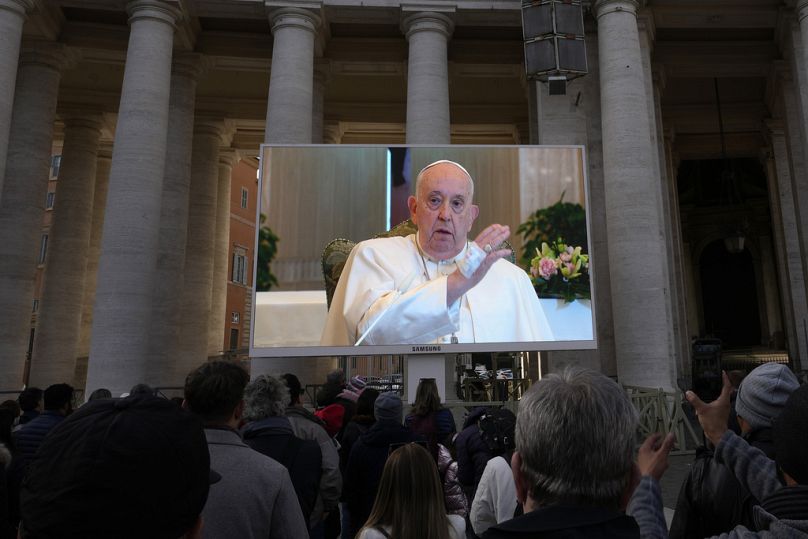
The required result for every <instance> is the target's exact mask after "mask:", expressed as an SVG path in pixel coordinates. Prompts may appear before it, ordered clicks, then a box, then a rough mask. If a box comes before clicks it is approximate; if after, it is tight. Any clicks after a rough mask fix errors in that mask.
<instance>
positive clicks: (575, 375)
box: [516, 367, 639, 507]
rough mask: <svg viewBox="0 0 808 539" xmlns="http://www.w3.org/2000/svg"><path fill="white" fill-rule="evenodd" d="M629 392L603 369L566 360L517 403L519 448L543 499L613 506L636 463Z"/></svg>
mask: <svg viewBox="0 0 808 539" xmlns="http://www.w3.org/2000/svg"><path fill="white" fill-rule="evenodd" d="M638 417H639V416H638V414H637V410H636V409H635V408H634V406H633V405H632V404H631V400H630V399H629V397H628V395H627V394H626V392H625V391H624V390H623V389H622V388H621V387H620V386H619V385H617V383H616V382H614V381H613V380H610V379H609V378H607V377H606V376H604V375H603V374H600V373H599V372H595V371H592V370H588V369H582V368H579V367H567V368H566V369H564V371H563V372H561V373H560V374H550V375H548V376H546V377H544V378H542V379H541V380H540V381H539V382H537V383H536V384H534V385H533V387H531V388H530V390H528V392H527V393H526V394H525V396H524V397H522V400H521V402H520V403H519V416H518V417H517V419H516V450H517V451H518V452H519V454H520V456H521V458H522V466H521V470H520V471H521V473H522V475H523V477H524V478H525V479H526V480H527V481H528V482H529V484H530V485H532V487H531V491H530V493H531V496H532V497H533V499H535V500H536V501H538V502H541V503H542V504H552V503H563V504H573V505H585V506H601V507H602V506H607V507H608V506H613V505H615V504H616V503H617V502H618V500H619V498H620V495H621V494H622V492H623V490H624V489H625V487H626V485H627V482H628V479H629V476H630V472H631V470H632V467H633V462H634V441H635V433H636V429H637V425H638V422H639V419H638Z"/></svg>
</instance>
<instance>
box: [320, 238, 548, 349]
mask: <svg viewBox="0 0 808 539" xmlns="http://www.w3.org/2000/svg"><path fill="white" fill-rule="evenodd" d="M467 248H468V247H466V248H464V249H463V251H461V252H460V254H458V255H457V256H456V257H455V259H460V258H461V257H463V256H465V254H466V253H465V251H466V249H467ZM455 259H451V260H445V261H437V260H431V259H430V258H429V257H428V256H427V255H426V253H423V254H422V252H421V251H420V250H419V249H418V246H417V245H416V237H415V235H410V236H407V237H392V238H378V239H372V240H368V241H363V242H361V243H359V244H357V245H356V247H354V248H353V250H352V251H351V254H350V255H349V256H348V260H347V261H346V263H345V267H344V268H343V270H342V275H341V277H340V280H339V283H338V284H337V288H336V290H335V291H334V297H333V299H332V301H331V308H330V310H329V312H328V318H327V320H326V325H325V330H324V331H323V337H322V340H321V342H320V344H322V345H323V346H353V345H354V343H355V342H356V341H357V340H358V339H359V337H360V336H361V335H363V334H364V333H365V331H367V329H368V328H369V327H371V325H373V323H374V321H376V319H377V318H379V317H380V316H381V315H382V313H384V316H383V317H382V318H381V319H380V320H379V321H378V323H376V325H375V326H374V327H373V330H372V331H371V332H370V333H369V334H368V335H367V337H365V339H364V341H362V344H432V343H451V342H461V343H470V342H477V343H480V342H516V341H549V340H553V334H552V331H551V330H550V325H549V324H548V323H547V318H546V317H545V315H544V311H543V310H542V308H541V304H540V303H539V300H538V298H537V297H536V292H535V291H534V290H533V285H532V284H531V282H530V279H529V278H528V276H527V273H525V272H524V271H523V270H522V269H520V268H518V267H517V266H515V265H513V264H511V263H510V262H508V261H507V260H498V261H497V262H495V263H494V265H493V266H492V267H491V269H489V270H488V273H486V275H485V277H483V279H482V280H481V281H480V282H479V283H478V284H477V285H476V286H475V287H474V288H472V289H471V290H469V291H468V292H467V293H466V294H465V295H464V296H463V297H462V298H461V299H459V300H457V301H455V302H454V304H452V305H446V283H447V275H449V274H451V273H452V272H454V271H455V269H457V265H456V264H455V262H454V260H455ZM408 281H410V284H409V286H408V288H407V290H400V289H401V288H402V287H404V286H406V284H407V282H408ZM399 292H400V294H399ZM388 309H389V312H386V313H385V311H386V310H388ZM453 337H454V338H455V339H456V340H454V339H453Z"/></svg>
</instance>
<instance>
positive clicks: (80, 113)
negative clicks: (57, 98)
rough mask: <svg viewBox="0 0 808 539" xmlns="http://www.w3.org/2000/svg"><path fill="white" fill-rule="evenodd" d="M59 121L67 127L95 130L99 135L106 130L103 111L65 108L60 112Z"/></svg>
mask: <svg viewBox="0 0 808 539" xmlns="http://www.w3.org/2000/svg"><path fill="white" fill-rule="evenodd" d="M58 115H59V119H61V120H62V122H63V123H64V124H65V127H66V128H67V127H83V128H85V129H95V130H97V131H98V132H99V133H100V132H101V130H102V129H103V128H104V115H103V113H102V112H101V111H95V110H87V109H78V108H64V109H59V111H58Z"/></svg>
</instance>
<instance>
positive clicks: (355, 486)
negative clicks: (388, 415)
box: [343, 420, 413, 537]
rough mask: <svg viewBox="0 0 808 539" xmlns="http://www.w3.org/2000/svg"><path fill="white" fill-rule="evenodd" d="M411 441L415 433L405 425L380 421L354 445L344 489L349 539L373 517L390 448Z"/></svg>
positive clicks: (346, 472)
mask: <svg viewBox="0 0 808 539" xmlns="http://www.w3.org/2000/svg"><path fill="white" fill-rule="evenodd" d="M412 440H413V438H412V433H410V431H409V430H407V428H406V427H404V425H402V424H401V423H399V422H397V421H389V420H382V421H377V422H376V423H375V424H374V425H373V426H372V427H370V428H369V429H368V430H367V432H365V433H364V434H362V435H361V436H360V437H359V439H358V440H357V441H356V443H354V445H353V448H352V449H351V455H350V456H349V457H348V466H347V468H346V470H345V484H344V488H343V493H344V499H345V503H346V504H347V505H348V511H349V512H350V515H351V526H350V527H351V530H350V534H349V535H348V536H349V537H354V536H355V535H356V533H357V532H358V531H359V529H360V528H362V526H363V525H364V524H365V521H367V519H368V517H369V516H370V511H371V509H373V502H374V500H375V499H376V491H377V490H378V488H379V482H380V481H381V478H382V471H383V470H384V464H385V463H386V462H387V456H388V455H389V454H390V446H391V445H395V444H402V443H408V442H411V441H412Z"/></svg>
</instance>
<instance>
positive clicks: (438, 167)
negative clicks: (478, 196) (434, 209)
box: [415, 159, 474, 202]
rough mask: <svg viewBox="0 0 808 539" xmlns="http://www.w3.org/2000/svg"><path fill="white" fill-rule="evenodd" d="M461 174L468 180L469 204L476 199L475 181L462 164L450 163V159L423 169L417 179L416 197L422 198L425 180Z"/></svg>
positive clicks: (430, 164) (436, 162)
mask: <svg viewBox="0 0 808 539" xmlns="http://www.w3.org/2000/svg"><path fill="white" fill-rule="evenodd" d="M458 173H459V174H460V175H461V176H465V178H466V179H467V180H468V185H469V202H471V201H472V199H473V198H474V179H473V178H472V177H471V174H469V171H468V170H466V169H465V167H463V165H461V164H460V163H457V162H455V161H450V160H448V159H440V160H438V161H435V162H433V163H429V164H428V165H427V166H425V167H424V168H422V169H421V171H420V172H418V176H417V177H416V178H415V196H416V197H420V196H421V186H422V183H423V181H422V180H423V178H424V177H425V176H426V177H432V176H433V175H445V174H454V175H457V174H458Z"/></svg>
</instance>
